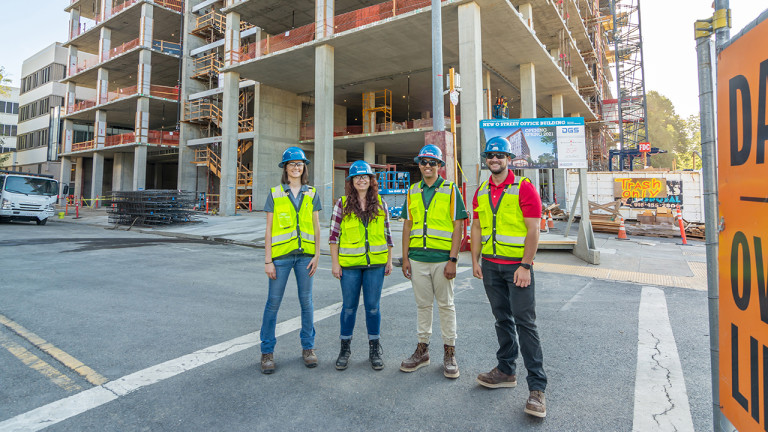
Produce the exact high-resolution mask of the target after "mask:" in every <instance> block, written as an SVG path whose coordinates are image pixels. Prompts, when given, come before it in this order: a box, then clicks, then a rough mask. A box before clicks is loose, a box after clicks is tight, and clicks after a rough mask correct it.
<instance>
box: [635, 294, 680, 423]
mask: <svg viewBox="0 0 768 432" xmlns="http://www.w3.org/2000/svg"><path fill="white" fill-rule="evenodd" d="M637 333H638V336H637V339H638V340H637V372H636V374H635V409H634V419H633V421H632V430H633V431H637V432H645V431H651V430H652V431H660V432H666V431H677V432H683V431H693V420H692V419H691V408H690V405H689V404H688V393H687V392H686V390H685V379H684V377H683V368H682V366H681V365H680V357H679V356H678V353H677V344H676V343H675V336H674V335H673V334H672V327H671V325H670V323H669V314H668V312H667V300H666V298H665V297H664V291H662V290H660V289H658V288H654V287H648V286H646V287H643V291H642V294H641V296H640V313H639V317H638V332H637Z"/></svg>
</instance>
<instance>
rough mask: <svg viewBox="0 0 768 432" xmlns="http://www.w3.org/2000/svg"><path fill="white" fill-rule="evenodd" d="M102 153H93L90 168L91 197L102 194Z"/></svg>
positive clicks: (94, 197)
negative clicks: (91, 166)
mask: <svg viewBox="0 0 768 432" xmlns="http://www.w3.org/2000/svg"><path fill="white" fill-rule="evenodd" d="M103 185H104V154H103V153H101V152H94V153H93V168H92V169H91V199H96V197H101V196H102V195H104V191H103V190H102V188H103Z"/></svg>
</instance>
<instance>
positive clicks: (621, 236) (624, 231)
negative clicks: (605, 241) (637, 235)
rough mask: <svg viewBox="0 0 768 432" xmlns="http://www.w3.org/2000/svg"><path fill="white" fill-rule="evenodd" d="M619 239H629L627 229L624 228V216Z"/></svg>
mask: <svg viewBox="0 0 768 432" xmlns="http://www.w3.org/2000/svg"><path fill="white" fill-rule="evenodd" d="M618 239H619V240H629V239H628V238H627V229H626V228H624V218H621V224H620V225H619V237H618Z"/></svg>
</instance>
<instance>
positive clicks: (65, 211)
mask: <svg viewBox="0 0 768 432" xmlns="http://www.w3.org/2000/svg"><path fill="white" fill-rule="evenodd" d="M64 215H65V216H69V201H67V203H66V204H65V205H64Z"/></svg>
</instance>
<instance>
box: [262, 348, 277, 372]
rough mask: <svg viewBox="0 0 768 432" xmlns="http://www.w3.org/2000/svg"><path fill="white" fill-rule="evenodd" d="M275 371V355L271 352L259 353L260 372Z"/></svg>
mask: <svg viewBox="0 0 768 432" xmlns="http://www.w3.org/2000/svg"><path fill="white" fill-rule="evenodd" d="M274 371H275V357H274V354H273V353H267V354H262V355H261V373H263V374H271V373H272V372H274Z"/></svg>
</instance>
